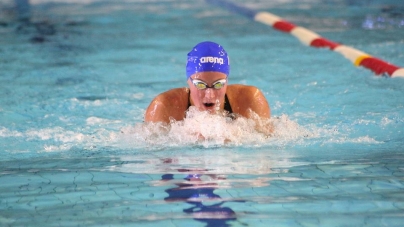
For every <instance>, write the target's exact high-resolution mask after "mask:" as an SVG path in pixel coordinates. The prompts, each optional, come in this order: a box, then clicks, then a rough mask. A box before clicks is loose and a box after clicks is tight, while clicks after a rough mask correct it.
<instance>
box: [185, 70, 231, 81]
mask: <svg viewBox="0 0 404 227" xmlns="http://www.w3.org/2000/svg"><path fill="white" fill-rule="evenodd" d="M191 77H192V79H197V80H202V81H204V82H215V81H218V80H221V79H226V78H227V76H226V74H224V73H220V72H199V73H195V74H194V75H192V76H191Z"/></svg>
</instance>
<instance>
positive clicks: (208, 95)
mask: <svg viewBox="0 0 404 227" xmlns="http://www.w3.org/2000/svg"><path fill="white" fill-rule="evenodd" d="M215 97H216V95H215V92H213V88H206V91H205V98H207V99H209V100H212V99H214V98H215Z"/></svg>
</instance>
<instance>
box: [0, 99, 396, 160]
mask: <svg viewBox="0 0 404 227" xmlns="http://www.w3.org/2000/svg"><path fill="white" fill-rule="evenodd" d="M296 114H297V115H299V114H298V113H296ZM300 115H301V114H300ZM300 115H299V116H300ZM306 115H307V114H306ZM305 117H309V118H310V119H312V118H313V117H314V118H315V116H311V114H308V115H307V116H305ZM69 121H70V120H69V119H64V124H67V125H71V124H70V123H69ZM357 123H358V122H355V123H353V124H357ZM362 123H363V122H362ZM365 123H367V122H365ZM380 123H381V124H388V123H390V122H389V121H387V120H386V119H385V118H383V119H382V120H381V122H380ZM122 124H123V122H122V121H121V120H114V119H104V118H99V117H95V116H93V117H88V118H87V119H86V121H85V125H84V127H83V126H77V127H76V126H74V127H71V126H69V127H70V128H69V130H68V129H66V128H63V127H45V128H40V129H38V128H31V129H27V130H25V131H18V130H11V129H8V128H5V127H0V138H3V139H2V140H4V141H11V143H9V144H10V145H7V146H9V149H8V148H7V146H6V149H5V150H12V151H13V152H22V151H28V150H30V151H33V152H58V151H68V150H71V149H76V148H77V149H85V150H94V149H100V148H102V147H111V148H112V149H113V150H132V151H133V150H134V149H140V150H148V151H149V150H151V151H158V150H167V149H171V148H184V147H191V148H198V147H201V148H215V147H224V148H226V147H243V148H249V147H252V148H257V147H272V148H277V149H278V148H279V149H283V148H285V147H293V146H296V145H303V146H311V145H313V144H316V145H325V144H344V143H356V144H377V143H381V142H379V141H377V140H375V139H374V138H372V137H370V136H369V135H358V136H352V135H350V134H351V133H355V132H351V129H350V127H349V126H346V125H345V126H344V125H339V126H338V125H331V126H330V125H324V126H322V127H318V126H316V125H314V124H312V125H307V124H306V125H300V124H299V123H298V122H297V121H295V120H292V119H291V118H290V117H289V116H288V115H280V116H273V117H272V118H271V119H270V120H268V119H260V118H258V117H257V116H256V117H255V118H253V119H247V118H244V117H238V118H236V119H235V120H231V118H229V116H227V115H226V114H223V113H218V114H210V113H208V112H204V111H202V112H201V111H198V110H197V109H196V108H193V107H191V108H190V110H189V111H188V112H187V117H186V118H185V119H184V120H182V121H175V120H172V122H171V124H170V125H167V124H163V123H143V122H138V123H136V124H135V125H127V126H123V125H122ZM257 124H260V125H272V126H273V128H274V131H273V133H271V134H270V135H266V134H264V133H261V132H259V131H257V130H256V127H257ZM19 140H22V141H27V142H26V143H21V147H19V148H18V149H17V148H16V147H15V145H16V144H17V145H18V144H20V143H15V142H13V141H19ZM5 144H8V142H5ZM13 144H14V145H13Z"/></svg>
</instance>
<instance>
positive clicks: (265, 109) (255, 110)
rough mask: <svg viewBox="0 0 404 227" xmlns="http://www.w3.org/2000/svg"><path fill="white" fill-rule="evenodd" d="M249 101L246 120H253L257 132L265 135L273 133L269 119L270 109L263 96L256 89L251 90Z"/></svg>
mask: <svg viewBox="0 0 404 227" xmlns="http://www.w3.org/2000/svg"><path fill="white" fill-rule="evenodd" d="M250 90H251V91H250V92H251V96H250V97H251V98H252V99H251V100H250V102H249V103H250V106H249V113H248V118H251V119H254V120H255V124H256V126H255V128H256V130H257V131H259V132H261V133H264V134H265V135H271V134H272V133H273V131H274V127H273V125H272V122H271V121H269V119H270V118H271V109H270V107H269V104H268V101H267V99H266V98H265V96H264V94H263V93H262V92H261V91H260V90H259V89H258V88H255V87H253V88H251V89H250Z"/></svg>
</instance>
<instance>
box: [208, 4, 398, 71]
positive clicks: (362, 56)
mask: <svg viewBox="0 0 404 227" xmlns="http://www.w3.org/2000/svg"><path fill="white" fill-rule="evenodd" d="M206 1H207V2H208V3H211V4H216V5H219V6H221V7H223V8H226V9H227V10H229V11H232V12H235V13H238V14H241V15H244V16H246V17H248V18H250V19H252V20H254V21H257V22H260V23H263V24H266V25H269V26H271V27H272V28H274V29H276V30H279V31H282V32H285V33H289V34H291V35H293V36H295V37H296V38H297V39H299V40H300V42H302V43H303V44H305V45H307V46H311V47H316V48H329V49H330V50H332V51H335V52H337V53H339V54H341V55H342V56H344V57H345V58H347V59H348V60H349V61H351V62H352V63H353V64H354V65H355V66H362V67H364V68H367V69H370V70H371V71H373V72H374V73H375V74H376V75H386V76H389V77H403V78H404V68H400V67H398V66H395V65H393V64H390V63H388V62H386V61H383V60H381V59H379V58H376V57H374V56H372V55H370V54H367V53H365V52H363V51H360V50H357V49H355V48H353V47H349V46H346V45H343V44H340V43H337V42H333V41H331V40H328V39H326V38H324V37H321V36H320V35H319V34H317V33H315V32H313V31H311V30H309V29H306V28H304V27H300V26H297V25H295V24H293V23H290V22H288V21H286V20H284V19H283V18H281V17H279V16H277V15H274V14H272V13H269V12H265V11H255V10H252V9H249V8H246V7H242V6H239V5H236V4H234V3H231V2H229V1H226V0H206Z"/></svg>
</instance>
